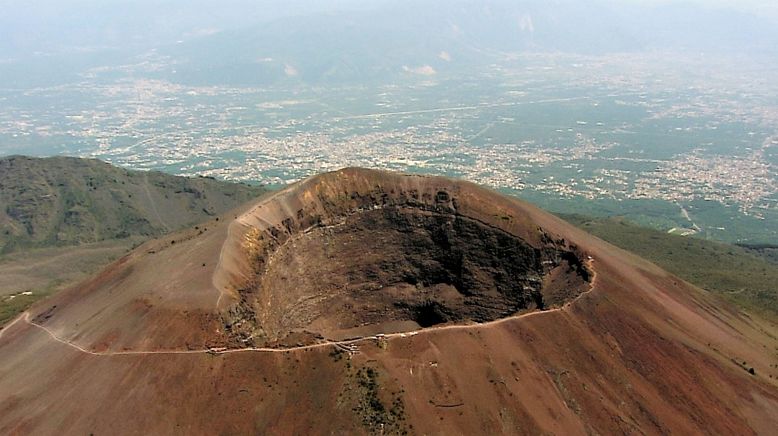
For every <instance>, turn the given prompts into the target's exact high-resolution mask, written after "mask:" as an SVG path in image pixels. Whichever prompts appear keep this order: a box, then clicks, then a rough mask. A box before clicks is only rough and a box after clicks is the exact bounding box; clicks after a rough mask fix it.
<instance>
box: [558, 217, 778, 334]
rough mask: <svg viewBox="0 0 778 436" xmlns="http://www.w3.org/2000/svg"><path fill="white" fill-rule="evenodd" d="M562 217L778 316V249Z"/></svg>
mask: <svg viewBox="0 0 778 436" xmlns="http://www.w3.org/2000/svg"><path fill="white" fill-rule="evenodd" d="M562 218H564V219H566V220H567V221H569V222H571V223H573V224H575V225H577V226H578V227H581V228H582V229H584V230H586V231H587V232H590V233H592V234H594V235H595V236H598V237H599V238H601V239H604V240H605V241H608V242H610V243H611V244H614V245H616V246H618V247H621V248H623V249H625V250H628V251H631V252H633V253H635V254H637V255H638V256H641V257H643V258H645V259H648V260H650V261H652V262H654V263H655V264H657V265H659V266H660V267H662V268H664V269H665V270H667V271H669V272H671V273H673V274H675V275H677V276H678V277H681V278H682V279H684V280H686V281H688V282H690V283H693V284H695V285H697V286H699V287H701V288H703V289H707V290H709V291H712V292H716V293H718V294H721V295H723V296H725V297H726V298H727V299H729V300H731V301H732V302H734V303H736V304H738V305H740V306H742V307H744V308H746V309H749V310H752V311H755V312H758V313H760V314H762V315H765V316H767V317H770V318H772V319H778V267H776V265H775V264H774V263H772V262H771V261H770V257H769V256H770V255H771V254H772V253H770V252H768V251H764V252H763V253H764V255H760V252H759V251H755V250H754V249H752V248H745V247H739V246H735V245H729V244H724V243H720V242H714V241H708V240H703V239H698V238H694V237H683V236H678V235H671V234H668V233H665V232H661V231H658V230H653V229H648V228H645V227H640V226H637V225H635V224H633V223H630V222H629V221H627V220H624V219H622V218H602V219H599V218H598V219H592V218H588V217H583V216H578V215H565V216H562Z"/></svg>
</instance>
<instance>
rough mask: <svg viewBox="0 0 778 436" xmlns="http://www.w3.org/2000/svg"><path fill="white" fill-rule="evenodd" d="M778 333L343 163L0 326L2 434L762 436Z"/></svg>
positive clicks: (573, 237) (530, 216)
mask: <svg viewBox="0 0 778 436" xmlns="http://www.w3.org/2000/svg"><path fill="white" fill-rule="evenodd" d="M777 337H778V331H776V327H775V326H774V325H773V324H770V323H768V322H765V321H762V320H760V319H758V318H755V317H752V316H750V315H748V314H745V313H742V312H739V311H738V310H736V309H735V308H733V307H731V306H729V305H727V304H726V303H723V302H722V301H721V300H719V299H716V298H715V297H713V296H712V295H710V294H709V293H707V292H705V291H703V290H701V289H699V288H696V287H694V286H692V285H690V284H688V283H685V282H683V281H682V280H680V279H678V278H677V277H674V276H672V275H670V274H668V273H667V272H665V271H663V270H661V269H659V268H658V267H656V266H655V265H653V264H651V263H649V262H647V261H645V260H643V259H640V258H638V257H636V256H634V255H631V254H629V253H626V252H624V251H622V250H620V249H618V248H615V247H613V246H611V245H609V244H607V243H605V242H603V241H601V240H599V239H597V238H595V237H593V236H591V235H589V234H587V233H585V232H583V231H582V230H580V229H577V228H575V227H573V226H571V225H570V224H568V223H566V222H564V221H562V220H560V219H558V218H556V217H554V216H552V215H550V214H548V213H546V212H543V211H541V210H539V209H537V208H536V207H533V206H531V205H528V204H526V203H524V202H521V201H519V200H517V199H514V198H510V197H505V196H502V195H500V194H498V193H496V192H494V191H491V190H487V189H484V188H481V187H478V186H476V185H473V184H471V183H467V182H461V181H454V180H450V179H446V178H441V177H425V176H418V175H403V174H393V173H388V172H381V171H373V170H364V169H344V170H341V171H336V172H332V173H326V174H322V175H318V176H314V177H312V178H310V179H307V180H305V181H302V182H300V183H297V184H294V185H292V186H290V187H288V188H286V189H284V190H282V191H279V192H275V193H271V194H267V195H265V196H263V197H261V198H258V199H257V200H255V201H253V202H251V203H250V204H247V205H246V206H245V207H243V208H241V209H240V210H239V211H236V212H234V213H231V214H228V215H224V216H221V217H220V218H218V219H213V220H211V221H208V222H206V223H202V224H200V225H198V226H197V227H196V228H193V229H190V230H187V231H184V232H179V233H176V234H172V235H169V236H167V237H165V238H162V239H158V240H155V241H151V242H148V243H146V244H144V245H142V246H140V247H138V248H137V249H136V250H134V251H133V252H131V253H130V254H128V255H127V256H125V257H123V258H122V259H120V260H119V261H117V262H115V263H114V264H112V265H111V266H109V267H108V268H106V269H105V270H104V271H102V272H101V273H100V274H98V275H96V276H94V277H92V278H91V279H89V280H87V281H85V282H83V283H81V284H79V285H78V286H74V287H73V288H70V289H68V290H66V291H64V292H62V293H59V294H57V295H55V296H54V297H52V298H50V299H48V300H45V301H43V302H41V303H40V304H38V305H37V306H35V307H33V308H32V309H31V310H30V311H28V312H26V313H24V314H22V316H20V317H19V318H17V319H15V320H14V321H13V322H12V323H10V324H9V325H7V326H5V327H4V328H3V329H2V330H0V434H30V433H34V434H63V433H69V434H89V433H95V434H102V433H114V434H130V433H140V434H215V433H218V434H333V433H338V434H344V433H346V434H355V433H356V434H363V433H366V434H370V433H375V434H408V433H410V434H484V433H485V434H538V433H550V434H565V435H569V434H592V433H599V434H613V433H633V432H636V433H645V434H660V433H661V434H665V433H680V434H699V433H705V434H770V433H771V432H772V431H773V430H774V429H775V428H778V370H776V368H778V359H776V354H775V350H776V349H778V340H776V338H777Z"/></svg>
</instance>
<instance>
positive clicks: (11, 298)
mask: <svg viewBox="0 0 778 436" xmlns="http://www.w3.org/2000/svg"><path fill="white" fill-rule="evenodd" d="M50 294H51V290H46V291H41V292H33V293H32V294H31V295H25V294H24V293H21V294H16V295H6V296H3V297H0V328H2V327H1V326H3V325H5V324H6V323H7V322H9V321H11V320H12V319H14V318H16V317H17V316H19V314H20V313H22V312H24V311H25V310H27V309H29V308H30V306H32V305H33V304H34V303H35V302H36V301H38V300H42V299H43V298H45V297H48V296H49V295H50Z"/></svg>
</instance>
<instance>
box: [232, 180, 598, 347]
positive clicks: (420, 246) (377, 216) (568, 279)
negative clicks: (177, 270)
mask: <svg viewBox="0 0 778 436" xmlns="http://www.w3.org/2000/svg"><path fill="white" fill-rule="evenodd" d="M500 200H501V198H500V197H499V196H497V195H495V194H493V193H491V192H485V191H483V190H481V189H478V188H477V187H475V186H472V185H469V184H466V183H452V182H451V181H450V180H447V179H443V178H435V177H419V176H397V175H388V174H386V173H380V172H374V171H367V170H357V169H347V170H343V171H341V172H338V173H330V174H325V175H322V176H320V177H316V178H313V179H310V180H308V181H305V182H303V183H301V184H299V185H296V186H294V187H292V188H290V189H287V190H285V191H283V192H280V193H278V194H276V195H274V196H272V197H270V198H268V199H267V200H265V201H263V202H261V203H259V204H258V205H256V206H255V207H253V208H252V209H251V210H250V211H248V212H247V213H245V214H243V215H242V216H241V217H240V218H239V219H238V220H237V221H236V222H235V223H234V224H233V226H236V227H238V229H236V230H235V232H236V233H240V234H242V235H243V236H242V237H241V238H236V239H234V240H233V241H232V242H233V243H239V245H238V246H237V247H229V248H228V249H230V250H232V251H233V252H237V253H239V254H238V255H237V257H239V258H242V259H241V264H242V265H244V266H247V268H245V270H244V271H243V272H242V274H240V275H239V277H240V278H242V279H243V280H238V281H233V282H232V286H230V288H231V289H234V290H235V291H234V292H231V293H229V295H230V296H231V297H233V298H234V299H235V300H238V301H239V302H240V303H239V305H238V306H236V307H234V308H233V310H232V314H233V316H232V317H231V319H230V321H229V324H228V327H229V328H230V330H231V331H233V332H239V334H241V335H242V336H245V337H246V338H248V337H250V338H251V339H252V342H256V341H257V340H263V339H264V340H272V341H278V340H282V339H283V338H285V337H287V336H289V335H295V336H298V337H299V336H300V335H301V334H302V335H306V334H308V335H313V336H314V337H318V338H322V337H324V338H327V339H345V338H347V337H358V336H365V335H370V334H375V333H389V332H394V331H403V330H415V329H418V328H420V327H430V326H433V325H438V324H450V323H463V322H464V323H467V322H485V321H493V320H496V319H499V318H504V317H507V316H512V315H516V314H518V313H522V312H524V311H528V310H533V309H546V308H550V307H555V306H559V305H561V304H563V303H564V302H566V301H569V300H571V299H573V298H575V297H576V296H578V295H579V294H580V293H581V292H584V291H586V290H588V286H589V283H588V280H589V276H590V272H589V271H588V270H587V269H586V267H585V266H584V264H583V260H582V259H583V257H584V254H583V253H581V252H580V251H579V250H578V249H577V248H576V247H575V245H569V244H567V243H566V241H565V240H564V239H554V237H552V236H551V235H549V234H548V233H546V232H544V231H543V229H541V228H540V227H538V226H534V225H532V224H531V223H530V222H527V221H526V220H525V218H524V214H523V213H522V212H521V210H519V209H518V208H516V207H515V206H513V207H511V205H510V204H505V203H504V202H501V201H500ZM220 272H221V271H219V272H217V274H218V273H220ZM244 339H245V338H244Z"/></svg>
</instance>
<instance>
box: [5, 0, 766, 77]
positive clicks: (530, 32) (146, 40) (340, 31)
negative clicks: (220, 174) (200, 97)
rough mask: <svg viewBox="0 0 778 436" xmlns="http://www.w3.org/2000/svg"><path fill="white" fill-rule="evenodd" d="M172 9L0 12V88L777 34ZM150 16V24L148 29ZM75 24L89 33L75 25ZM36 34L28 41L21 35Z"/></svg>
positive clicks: (673, 16) (522, 8)
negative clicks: (154, 58) (99, 75)
mask: <svg viewBox="0 0 778 436" xmlns="http://www.w3.org/2000/svg"><path fill="white" fill-rule="evenodd" d="M89 3H90V2H86V4H89ZM176 5H177V3H176V2H166V3H165V4H163V5H160V6H159V7H157V6H156V5H153V6H152V5H147V4H140V5H135V6H133V7H131V6H127V5H125V7H123V8H119V9H117V10H116V11H114V10H105V8H104V7H100V6H99V5H93V6H94V8H91V7H87V6H84V5H82V7H83V8H84V11H82V13H80V14H77V13H75V12H69V13H64V12H63V14H61V15H60V16H58V17H57V19H56V20H54V19H53V18H50V19H46V18H45V16H44V17H43V18H39V19H37V20H35V19H33V18H31V17H32V16H34V14H31V13H29V11H28V13H27V14H26V15H24V13H22V12H19V13H18V14H17V15H19V14H21V15H20V17H21V18H20V17H17V18H18V19H17V18H13V17H14V16H15V15H13V14H10V15H9V16H8V17H6V18H5V19H2V18H0V24H2V25H4V27H5V28H6V30H7V32H8V34H9V35H11V37H10V38H6V39H4V41H3V42H0V74H2V75H3V77H6V78H7V82H6V83H8V84H10V85H12V86H30V85H32V84H34V83H47V84H51V83H60V82H64V81H72V80H77V79H78V77H79V76H78V74H79V73H83V72H84V71H86V70H88V69H90V68H94V67H98V66H116V65H126V64H131V63H133V59H134V58H135V57H136V56H138V55H140V54H148V53H149V51H151V50H155V51H154V53H156V54H158V55H161V56H163V57H165V59H167V61H169V62H168V64H166V65H164V66H162V67H161V68H158V69H155V70H154V71H150V72H148V73H149V75H150V76H152V77H156V78H161V79H165V80H170V81H173V82H178V83H188V84H229V85H256V86H259V85H269V84H274V83H284V82H290V83H296V82H303V83H314V84H316V83H350V84H355V83H366V82H370V81H373V80H382V81H385V80H396V79H397V78H400V77H403V76H404V75H406V76H407V75H414V74H418V75H422V76H423V75H429V74H432V73H434V72H438V73H446V72H461V71H463V70H464V71H473V69H474V68H479V67H483V66H486V65H489V64H490V63H492V62H494V61H495V60H499V59H502V58H503V57H504V56H505V53H512V52H522V51H533V52H567V53H576V54H605V53H614V52H641V51H654V50H676V51H684V50H686V51H690V52H693V53H699V52H704V53H708V54H711V55H721V54H727V53H737V54H742V53H761V54H765V53H769V54H772V55H774V54H775V53H776V50H777V47H778V30H776V29H778V26H775V22H774V20H772V19H770V18H764V17H757V16H755V15H753V14H748V13H745V12H738V11H734V10H727V9H716V8H712V7H705V6H701V5H691V4H689V5H683V4H656V5H645V4H642V5H641V4H634V3H629V4H624V3H616V2H605V1H593V2H576V1H571V0H557V1H552V2H546V1H539V0H522V1H507V0H490V1H465V0H455V1H442V0H422V1H412V2H411V1H402V2H371V3H369V4H364V3H361V4H355V3H353V2H348V1H343V2H337V3H336V4H334V5H332V6H330V8H329V9H327V8H326V7H324V6H321V5H311V4H307V3H305V2H294V3H292V4H289V5H285V6H283V7H280V6H279V7H278V8H273V7H265V8H263V9H262V10H261V11H260V10H259V9H258V8H257V7H256V6H254V5H253V4H246V3H244V2H227V4H225V5H224V7H223V8H221V9H218V10H214V11H213V13H212V14H211V15H210V16H206V14H205V12H203V11H205V10H209V8H208V7H206V6H203V7H202V8H200V9H199V10H200V13H196V12H193V11H192V10H191V9H192V8H191V7H190V6H189V5H178V6H176ZM149 8H153V9H154V11H155V14H154V18H153V20H151V23H152V24H153V23H156V24H155V25H150V24H148V23H149V19H148V15H149V14H148V9H149ZM210 8H211V9H213V7H210ZM56 9H57V8H56V7H54V8H53V9H52V10H56ZM241 11H242V13H241ZM120 12H122V14H119V13H120ZM165 17H168V18H165ZM173 17H175V19H173ZM84 20H88V21H89V22H90V23H93V24H94V25H90V26H84V25H83V24H84V23H83V21H84ZM144 20H145V21H144ZM159 20H168V21H170V25H167V24H166V25H158V24H159ZM28 22H29V25H27V24H26V23H28ZM144 23H146V24H144ZM38 27H40V28H41V29H42V30H41V32H39V33H40V34H39V33H35V34H31V33H30V29H31V28H38ZM43 29H46V30H45V31H44V30H43ZM52 29H53V30H52ZM46 35H48V36H46ZM52 64H56V65H57V66H58V68H56V69H52V68H50V66H51V65H52Z"/></svg>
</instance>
